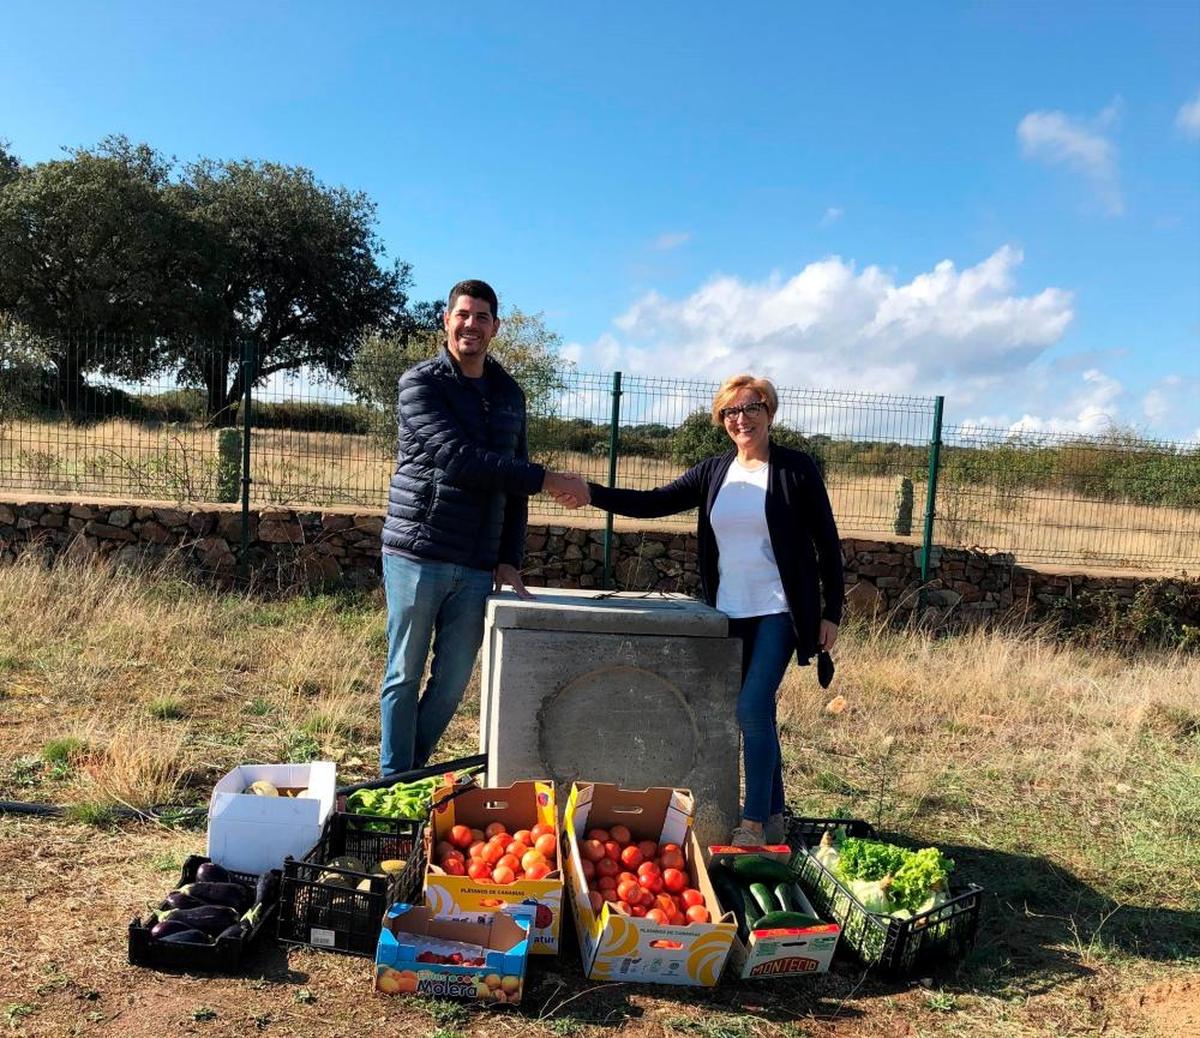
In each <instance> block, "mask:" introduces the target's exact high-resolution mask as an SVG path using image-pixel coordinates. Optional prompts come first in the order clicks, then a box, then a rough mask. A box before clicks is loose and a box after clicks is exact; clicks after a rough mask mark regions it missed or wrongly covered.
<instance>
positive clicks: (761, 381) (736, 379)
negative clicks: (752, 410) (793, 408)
mask: <svg viewBox="0 0 1200 1038" xmlns="http://www.w3.org/2000/svg"><path fill="white" fill-rule="evenodd" d="M743 389H752V390H754V392H756V393H757V394H758V396H759V399H760V400H762V402H763V403H764V404H766V405H767V415H768V416H769V417H770V419H771V420H772V421H774V420H775V412H776V411H777V410H779V394H778V393H776V392H775V387H774V386H773V385H772V384H771V382H770V380H769V379H765V378H755V377H754V376H753V375H733V376H731V377H729V378H727V379H726V380H725V381H724V382H722V383H721V388H720V389H718V390H717V395H716V396H714V397H713V402H712V423H713V425H715V426H717V427H718V428H724V426H725V422H724V421H722V419H721V411H722V409H723V408H726V407H728V406H729V405H730V403H731V402H732V400H733V398H734V397H735V396H737V395H738V393H740V392H741V391H742V390H743Z"/></svg>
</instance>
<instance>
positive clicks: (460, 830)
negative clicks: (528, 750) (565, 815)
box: [425, 781, 563, 955]
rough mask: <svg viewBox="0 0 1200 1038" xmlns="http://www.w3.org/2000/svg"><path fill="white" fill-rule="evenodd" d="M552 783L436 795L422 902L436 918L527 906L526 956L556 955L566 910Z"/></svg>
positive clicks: (480, 916)
mask: <svg viewBox="0 0 1200 1038" xmlns="http://www.w3.org/2000/svg"><path fill="white" fill-rule="evenodd" d="M557 822H558V811H557V806H556V804H555V800H554V785H553V783H550V782H547V781H526V782H514V783H513V784H512V785H511V786H506V787H497V788H486V787H469V788H466V789H463V788H462V787H457V788H455V787H453V786H446V787H444V788H443V789H441V790H439V791H438V793H436V794H435V795H434V808H433V812H432V815H431V821H430V826H429V828H428V829H427V830H426V836H425V853H426V861H427V863H428V864H427V865H426V871H425V901H426V903H427V904H429V905H430V907H431V908H433V910H434V911H435V912H436V913H437V914H438V915H439V916H443V917H446V918H452V919H459V920H463V921H470V922H475V921H483V920H484V919H485V918H486V916H487V915H489V914H490V913H493V912H497V911H505V912H511V911H512V910H513V909H514V908H518V907H521V906H525V907H527V908H528V909H530V910H531V912H532V915H533V929H532V931H531V934H530V952H531V953H532V954H534V955H554V954H556V953H557V952H558V942H559V927H560V925H561V924H560V920H561V918H562V908H563V873H562V868H561V863H560V861H559V850H558V845H559V840H558V828H557Z"/></svg>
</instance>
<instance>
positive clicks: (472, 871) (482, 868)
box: [467, 858, 492, 879]
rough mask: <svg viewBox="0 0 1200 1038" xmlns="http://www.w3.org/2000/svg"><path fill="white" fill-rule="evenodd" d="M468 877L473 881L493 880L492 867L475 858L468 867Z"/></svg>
mask: <svg viewBox="0 0 1200 1038" xmlns="http://www.w3.org/2000/svg"><path fill="white" fill-rule="evenodd" d="M467 875H468V876H470V877H471V878H472V879H491V878H492V867H491V866H490V865H489V864H488V863H487V862H486V861H483V860H482V859H481V858H475V859H473V860H472V861H471V864H470V865H468V866H467Z"/></svg>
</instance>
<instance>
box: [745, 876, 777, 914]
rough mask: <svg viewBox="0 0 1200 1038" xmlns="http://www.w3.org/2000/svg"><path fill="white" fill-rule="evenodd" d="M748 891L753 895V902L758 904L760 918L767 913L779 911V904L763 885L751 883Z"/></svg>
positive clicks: (769, 890)
mask: <svg viewBox="0 0 1200 1038" xmlns="http://www.w3.org/2000/svg"><path fill="white" fill-rule="evenodd" d="M749 890H750V893H751V894H753V895H754V900H755V901H757V902H758V907H759V909H760V911H759V913H758V914H759V916H760V917H761V916H764V915H766V914H767V913H768V912H778V911H779V910H780V906H779V902H778V901H776V900H775V895H774V894H772V893H771V889H770V888H769V887H768V886H767V885H766V884H765V883H751V884H750V886H749Z"/></svg>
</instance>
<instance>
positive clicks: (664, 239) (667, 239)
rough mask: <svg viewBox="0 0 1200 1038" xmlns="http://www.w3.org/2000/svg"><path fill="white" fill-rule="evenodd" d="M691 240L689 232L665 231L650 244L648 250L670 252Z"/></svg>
mask: <svg viewBox="0 0 1200 1038" xmlns="http://www.w3.org/2000/svg"><path fill="white" fill-rule="evenodd" d="M691 240H692V232H691V231H666V232H665V233H663V234H660V235H659V236H658V237H657V238H655V239H654V241H652V242H651V243H650V248H652V249H653V250H654V251H655V252H670V251H671V250H672V249H677V248H679V246H681V245H686V244H687V243H688V242H690V241H691Z"/></svg>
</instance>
